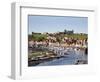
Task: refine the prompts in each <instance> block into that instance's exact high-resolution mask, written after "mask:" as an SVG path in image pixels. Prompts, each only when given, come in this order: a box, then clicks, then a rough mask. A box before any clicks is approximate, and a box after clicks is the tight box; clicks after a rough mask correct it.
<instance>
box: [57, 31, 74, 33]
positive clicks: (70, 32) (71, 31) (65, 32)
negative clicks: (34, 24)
mask: <svg viewBox="0 0 100 82" xmlns="http://www.w3.org/2000/svg"><path fill="white" fill-rule="evenodd" d="M73 33H74V31H73V30H64V32H58V33H57V34H73Z"/></svg>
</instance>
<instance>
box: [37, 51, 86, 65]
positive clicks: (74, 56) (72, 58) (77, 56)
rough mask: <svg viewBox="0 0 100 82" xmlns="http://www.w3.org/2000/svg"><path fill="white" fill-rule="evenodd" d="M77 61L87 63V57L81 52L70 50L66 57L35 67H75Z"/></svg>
mask: <svg viewBox="0 0 100 82" xmlns="http://www.w3.org/2000/svg"><path fill="white" fill-rule="evenodd" d="M77 60H85V61H88V57H87V55H86V54H85V53H84V51H83V50H71V51H67V55H66V54H65V56H64V57H63V58H59V59H53V60H51V61H46V62H43V63H40V64H38V65H37V66H52V65H75V63H76V62H77Z"/></svg>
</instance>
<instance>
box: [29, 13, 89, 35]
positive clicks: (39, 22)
mask: <svg viewBox="0 0 100 82" xmlns="http://www.w3.org/2000/svg"><path fill="white" fill-rule="evenodd" d="M65 29H66V30H74V33H86V34H87V33H88V18H87V17H75V16H39V15H29V16H28V31H29V32H28V34H31V33H32V32H38V33H43V32H49V33H54V32H63V31H64V30H65Z"/></svg>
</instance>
